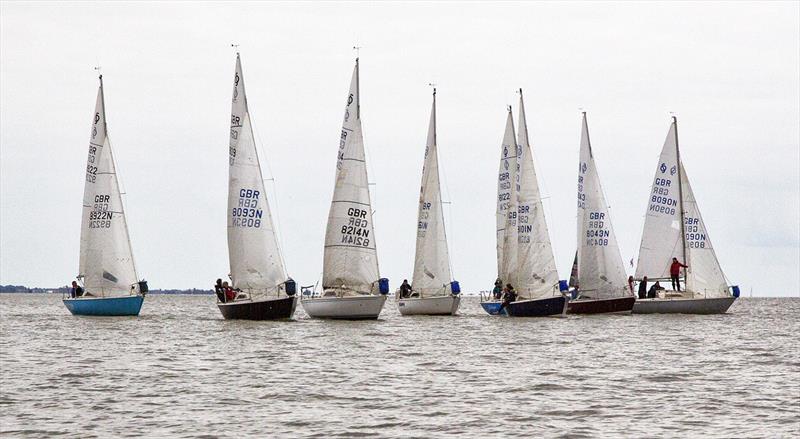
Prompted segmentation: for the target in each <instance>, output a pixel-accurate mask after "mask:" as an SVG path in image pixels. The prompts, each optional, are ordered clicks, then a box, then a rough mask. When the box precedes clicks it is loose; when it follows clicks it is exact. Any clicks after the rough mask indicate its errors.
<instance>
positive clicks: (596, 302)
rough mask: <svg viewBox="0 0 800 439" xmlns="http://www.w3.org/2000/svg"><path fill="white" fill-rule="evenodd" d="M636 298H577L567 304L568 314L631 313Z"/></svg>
mask: <svg viewBox="0 0 800 439" xmlns="http://www.w3.org/2000/svg"><path fill="white" fill-rule="evenodd" d="M635 302H636V298H635V297H633V296H629V297H614V298H611V299H577V300H570V301H569V304H567V314H615V313H616V314H630V313H631V311H633V306H634V303H635Z"/></svg>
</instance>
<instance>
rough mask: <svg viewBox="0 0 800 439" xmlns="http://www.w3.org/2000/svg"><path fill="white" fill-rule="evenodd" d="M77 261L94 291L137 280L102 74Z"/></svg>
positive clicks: (127, 290)
mask: <svg viewBox="0 0 800 439" xmlns="http://www.w3.org/2000/svg"><path fill="white" fill-rule="evenodd" d="M78 265H79V266H78V272H79V274H78V277H79V278H82V279H83V284H84V288H85V289H86V291H87V292H88V293H91V294H93V295H96V296H120V295H127V294H131V292H132V288H133V284H135V283H136V282H137V280H138V278H137V276H136V266H135V265H134V262H133V254H132V252H131V242H130V237H129V235H128V224H127V221H126V220H125V209H124V208H123V205H122V196H121V193H120V189H119V182H118V180H117V172H116V166H115V164H114V153H113V152H112V150H111V142H110V140H109V136H108V127H107V124H106V111H105V99H104V96H103V76H102V75H101V76H100V87H99V89H98V90H97V103H96V104H95V111H94V118H93V119H92V133H91V138H90V140H89V156H88V158H87V162H86V183H85V185H84V189H83V216H82V219H81V244H80V262H79V264H78Z"/></svg>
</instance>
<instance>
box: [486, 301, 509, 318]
mask: <svg viewBox="0 0 800 439" xmlns="http://www.w3.org/2000/svg"><path fill="white" fill-rule="evenodd" d="M501 305H503V302H498V301H496V300H489V301H485V302H481V308H483V310H484V311H486V313H487V314H489V315H492V316H497V315H503V316H505V315H508V313H506V310H505V309H503V310H500V307H501Z"/></svg>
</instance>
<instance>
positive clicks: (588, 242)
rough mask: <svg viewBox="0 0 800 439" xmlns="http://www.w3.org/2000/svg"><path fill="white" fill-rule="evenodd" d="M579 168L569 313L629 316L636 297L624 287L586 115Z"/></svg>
mask: <svg viewBox="0 0 800 439" xmlns="http://www.w3.org/2000/svg"><path fill="white" fill-rule="evenodd" d="M580 148H581V150H580V163H579V165H578V221H577V225H578V227H577V229H578V242H577V244H578V256H577V260H578V296H577V297H576V298H575V299H573V300H570V302H569V307H568V309H567V312H568V313H570V314H601V313H630V312H631V310H632V309H633V303H634V302H635V301H636V298H635V297H634V296H633V292H631V291H630V289H629V288H628V286H627V277H626V274H625V265H624V264H623V262H622V255H621V254H620V252H619V245H618V244H617V237H616V235H615V234H614V227H613V226H612V224H611V216H610V215H609V209H608V204H607V203H606V198H605V196H604V195H603V188H602V186H601V185H600V175H599V173H598V172H597V165H596V164H595V161H594V154H593V152H592V144H591V141H590V140H589V126H588V124H587V122H586V112H583V125H582V127H581V145H580Z"/></svg>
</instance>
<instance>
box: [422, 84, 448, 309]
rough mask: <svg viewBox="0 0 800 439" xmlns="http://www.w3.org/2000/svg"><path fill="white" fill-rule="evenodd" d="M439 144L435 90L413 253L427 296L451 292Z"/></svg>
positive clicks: (423, 292) (424, 292)
mask: <svg viewBox="0 0 800 439" xmlns="http://www.w3.org/2000/svg"><path fill="white" fill-rule="evenodd" d="M438 155H439V153H438V145H437V144H436V91H435V90H434V92H433V104H432V106H431V118H430V123H429V125H428V137H427V142H426V146H425V158H424V162H423V166H422V182H421V184H420V195H419V206H418V212H417V243H416V251H415V255H414V275H413V278H412V285H413V287H414V290H415V291H417V292H419V293H420V294H421V295H422V296H423V297H425V296H429V297H430V296H441V295H447V294H449V292H448V290H447V285H448V284H449V283H450V281H451V279H452V275H451V271H450V255H449V252H448V250H447V235H446V232H445V225H444V215H443V211H442V193H441V185H440V180H439V157H438Z"/></svg>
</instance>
